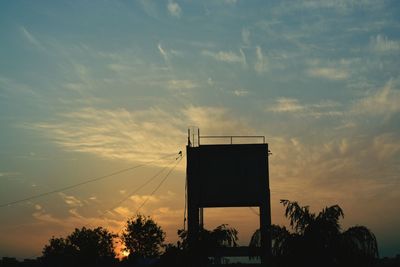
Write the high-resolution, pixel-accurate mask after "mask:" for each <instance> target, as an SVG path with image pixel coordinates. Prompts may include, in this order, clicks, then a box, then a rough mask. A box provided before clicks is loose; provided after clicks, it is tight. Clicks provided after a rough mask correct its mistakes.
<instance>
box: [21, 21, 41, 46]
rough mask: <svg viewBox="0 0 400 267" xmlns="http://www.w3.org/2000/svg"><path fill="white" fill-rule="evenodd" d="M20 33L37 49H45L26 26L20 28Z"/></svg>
mask: <svg viewBox="0 0 400 267" xmlns="http://www.w3.org/2000/svg"><path fill="white" fill-rule="evenodd" d="M20 31H21V33H22V35H23V36H24V37H25V39H26V40H27V41H28V42H29V43H30V44H32V45H34V46H35V47H37V48H39V49H43V45H42V44H41V43H40V42H39V40H38V39H37V38H36V37H35V36H34V35H33V34H32V33H31V32H29V31H28V30H27V29H26V28H25V27H24V26H21V27H20Z"/></svg>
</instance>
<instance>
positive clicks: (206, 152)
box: [186, 129, 271, 266]
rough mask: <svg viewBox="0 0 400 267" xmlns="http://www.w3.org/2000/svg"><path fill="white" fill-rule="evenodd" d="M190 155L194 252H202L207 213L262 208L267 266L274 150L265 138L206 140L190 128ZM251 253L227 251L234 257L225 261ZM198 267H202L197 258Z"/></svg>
mask: <svg viewBox="0 0 400 267" xmlns="http://www.w3.org/2000/svg"><path fill="white" fill-rule="evenodd" d="M203 143H204V144H203ZM186 150H187V151H186V153H187V154H186V155H187V170H186V174H187V209H188V244H189V248H192V249H195V248H196V242H197V240H198V238H199V231H200V229H201V227H203V208H211V207H256V208H259V214H260V230H261V249H260V250H259V251H258V253H259V256H260V257H261V264H262V265H263V266H265V265H266V264H267V262H269V259H270V255H271V233H270V226H271V205H270V190H269V170H268V155H269V153H268V152H269V150H268V144H267V143H265V137H264V136H200V131H199V130H198V129H195V130H194V129H189V130H188V145H187V147H186ZM248 251H249V250H248V248H244V247H239V248H236V249H235V248H232V249H230V250H225V253H227V254H229V255H222V256H246V255H245V254H247V255H248ZM220 255H221V254H220ZM193 266H199V263H198V262H196V259H193Z"/></svg>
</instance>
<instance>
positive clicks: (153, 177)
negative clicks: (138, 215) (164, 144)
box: [105, 159, 177, 212]
mask: <svg viewBox="0 0 400 267" xmlns="http://www.w3.org/2000/svg"><path fill="white" fill-rule="evenodd" d="M176 160H177V159H174V160H173V161H176ZM168 167H169V165H167V166H165V167H164V168H162V169H161V170H160V171H158V172H157V173H156V174H155V175H153V176H152V177H150V179H148V180H147V181H146V182H144V183H143V184H141V185H140V186H139V187H137V188H135V189H134V190H133V191H131V192H130V193H128V195H127V196H126V197H124V198H123V199H121V200H120V201H118V202H117V203H116V204H114V205H113V206H112V208H110V209H107V210H106V211H105V212H112V211H113V210H114V209H115V208H117V207H118V206H119V205H121V204H122V203H123V202H125V201H126V200H127V199H128V198H130V197H131V196H133V195H134V194H136V193H137V192H138V191H140V190H141V189H142V188H143V187H145V186H146V185H148V184H149V183H150V182H152V181H153V180H154V179H155V178H157V177H158V176H159V175H160V174H161V173H163V172H164V171H165V170H166V169H167V168H168Z"/></svg>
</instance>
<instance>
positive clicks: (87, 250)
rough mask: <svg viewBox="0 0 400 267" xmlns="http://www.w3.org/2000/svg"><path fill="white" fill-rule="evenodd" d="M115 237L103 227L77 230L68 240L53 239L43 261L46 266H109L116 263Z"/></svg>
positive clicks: (45, 250) (44, 250)
mask: <svg viewBox="0 0 400 267" xmlns="http://www.w3.org/2000/svg"><path fill="white" fill-rule="evenodd" d="M114 237H116V236H115V235H114V234H112V233H110V232H108V230H106V229H104V228H102V227H97V228H95V229H88V228H85V227H82V228H81V229H77V228H76V229H75V231H74V232H73V233H71V234H70V235H69V236H68V237H67V238H55V237H52V238H51V239H50V241H49V244H48V245H45V247H44V248H43V252H42V254H43V255H42V257H41V261H42V262H43V264H44V265H45V266H109V265H110V264H112V263H113V262H114V261H115V252H114V244H113V239H114Z"/></svg>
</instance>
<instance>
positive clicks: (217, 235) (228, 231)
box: [162, 224, 238, 266]
mask: <svg viewBox="0 0 400 267" xmlns="http://www.w3.org/2000/svg"><path fill="white" fill-rule="evenodd" d="M237 235H238V231H237V230H236V229H235V228H232V227H228V225H227V224H221V225H219V226H218V227H216V228H215V229H213V230H207V229H200V232H199V239H198V242H197V243H196V246H195V247H194V248H191V250H190V248H189V247H188V241H187V231H186V230H182V229H180V230H178V236H179V239H180V240H179V241H178V242H177V246H174V245H169V246H168V247H167V249H166V253H165V254H164V255H163V258H162V261H163V264H164V265H165V266H187V265H188V264H189V262H190V258H192V257H196V258H198V259H199V260H200V261H202V263H203V264H208V263H210V261H209V258H208V257H214V262H215V263H220V262H221V261H222V260H223V258H222V257H221V256H219V255H218V254H217V251H218V248H221V247H235V246H237V240H238V237H237Z"/></svg>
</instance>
